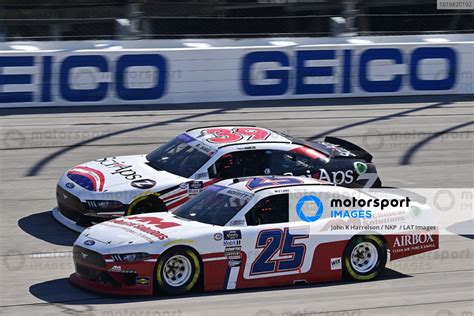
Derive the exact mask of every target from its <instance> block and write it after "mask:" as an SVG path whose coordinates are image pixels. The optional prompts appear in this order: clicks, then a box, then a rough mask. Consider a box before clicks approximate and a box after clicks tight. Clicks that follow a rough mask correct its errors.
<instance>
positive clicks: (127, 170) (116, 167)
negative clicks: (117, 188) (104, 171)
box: [95, 157, 142, 181]
mask: <svg viewBox="0 0 474 316" xmlns="http://www.w3.org/2000/svg"><path fill="white" fill-rule="evenodd" d="M95 161H96V162H98V163H100V164H101V165H102V166H104V167H107V168H110V169H113V172H111V174H113V175H115V174H119V175H121V176H122V177H124V178H125V179H127V180H130V181H132V180H137V179H140V178H142V176H141V175H139V174H138V173H137V172H136V171H134V170H133V167H132V165H127V164H126V163H125V162H123V161H117V159H116V157H107V158H100V159H97V160H95Z"/></svg>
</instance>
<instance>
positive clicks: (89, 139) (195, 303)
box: [0, 95, 474, 316]
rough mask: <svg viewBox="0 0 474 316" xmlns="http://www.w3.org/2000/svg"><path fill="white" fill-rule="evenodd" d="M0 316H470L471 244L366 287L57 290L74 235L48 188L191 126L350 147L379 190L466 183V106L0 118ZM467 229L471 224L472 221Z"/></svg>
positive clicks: (320, 104) (89, 111)
mask: <svg viewBox="0 0 474 316" xmlns="http://www.w3.org/2000/svg"><path fill="white" fill-rule="evenodd" d="M0 115H1V135H0V146H1V147H0V148H1V151H0V155H1V156H0V157H1V179H2V181H1V222H0V227H1V228H0V236H1V237H0V248H1V253H0V256H1V257H0V274H1V281H0V282H1V285H2V291H1V294H0V297H1V302H0V305H1V307H0V315H17V314H29V315H35V316H39V315H51V314H60V313H65V314H69V315H114V316H147V315H156V316H162V315H173V316H178V315H179V316H181V315H210V314H213V315H222V314H226V315H258V316H272V315H274V316H277V315H285V316H290V315H302V314H304V313H307V314H308V315H437V316H445V315H446V316H449V315H463V316H468V315H473V314H474V260H473V259H474V247H473V246H474V241H473V239H472V238H473V236H472V235H471V236H466V237H462V236H458V235H451V236H442V237H441V248H440V249H439V250H438V251H436V252H431V253H427V254H422V255H418V256H415V257H411V258H407V259H401V260H399V261H395V262H393V263H391V264H390V265H389V267H388V269H387V270H386V272H385V274H384V275H383V276H382V277H381V278H380V279H379V280H377V281H373V282H368V283H352V282H336V283H328V284H316V285H299V286H290V287H282V288H271V289H258V290H237V291H233V292H217V293H196V294H192V295H189V296H185V297H177V298H167V297H165V298H159V297H155V298H138V299H137V298H135V299H130V298H120V299H118V298H111V297H105V296H100V295H95V294H91V293H87V292H84V291H82V290H80V289H77V288H75V287H73V286H71V285H70V284H69V283H68V276H69V274H70V273H72V272H73V264H72V255H71V252H70V251H71V245H72V243H73V241H74V239H75V237H76V236H77V235H76V233H73V232H71V231H69V230H68V229H66V228H64V227H62V226H61V225H60V224H58V223H57V222H55V220H54V219H53V218H52V217H51V212H50V210H51V209H52V208H53V207H54V206H55V185H56V181H57V179H58V178H59V177H60V175H61V174H62V173H63V172H64V171H65V170H66V169H67V168H68V167H71V166H74V165H77V164H79V163H81V162H84V161H88V160H92V159H95V158H99V157H103V156H109V155H128V154H139V153H147V152H149V151H151V150H152V149H154V148H155V147H156V146H157V145H158V144H160V143H162V142H164V141H166V140H168V139H169V138H171V137H173V136H175V135H176V134H178V133H179V132H181V131H183V130H186V129H188V128H191V127H197V126H208V125H219V124H221V125H224V124H238V123H241V124H243V123H245V124H255V125H260V126H264V127H269V128H273V129H276V130H281V131H284V132H286V133H288V134H291V135H294V136H297V137H302V138H306V139H314V138H321V137H322V136H324V135H334V136H339V137H343V138H347V139H348V140H350V141H353V142H355V143H357V144H361V145H362V146H363V147H365V148H366V149H367V150H368V151H370V152H371V153H372V154H373V155H374V157H375V162H377V164H378V170H379V173H380V174H381V176H382V179H383V180H384V184H385V185H388V186H399V187H418V188H420V187H424V188H428V187H435V188H442V187H448V188H454V187H457V188H462V187H464V188H466V187H471V188H472V187H473V186H474V101H473V97H472V95H471V96H459V97H448V96H431V97H416V98H415V97H409V98H373V99H348V100H320V101H315V100H301V101H291V102H283V101H279V102H262V103H258V104H253V103H240V104H239V103H229V104H226V105H225V107H224V106H223V104H215V105H214V104H211V105H205V106H203V105H198V106H161V107H159V106H153V107H151V106H148V107H146V106H127V107H107V108H106V107H100V108H98V107H81V108H57V109H54V108H50V109H43V110H41V109H15V110H14V109H11V110H6V109H3V110H0ZM471 224H472V223H471Z"/></svg>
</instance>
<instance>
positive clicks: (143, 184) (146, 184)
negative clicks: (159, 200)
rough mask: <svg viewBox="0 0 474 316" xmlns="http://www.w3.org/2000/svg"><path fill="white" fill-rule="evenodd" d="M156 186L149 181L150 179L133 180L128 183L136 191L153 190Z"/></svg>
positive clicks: (152, 181) (153, 182)
mask: <svg viewBox="0 0 474 316" xmlns="http://www.w3.org/2000/svg"><path fill="white" fill-rule="evenodd" d="M155 184H156V181H154V180H151V179H140V180H135V181H132V182H131V183H130V185H131V186H132V187H135V188H137V189H150V188H153V187H154V186H155Z"/></svg>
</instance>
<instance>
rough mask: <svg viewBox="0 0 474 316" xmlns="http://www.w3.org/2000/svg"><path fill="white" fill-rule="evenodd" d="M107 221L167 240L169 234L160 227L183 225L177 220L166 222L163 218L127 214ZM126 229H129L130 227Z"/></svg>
mask: <svg viewBox="0 0 474 316" xmlns="http://www.w3.org/2000/svg"><path fill="white" fill-rule="evenodd" d="M107 223H113V224H117V225H120V226H122V227H124V228H133V229H136V230H138V231H140V232H143V233H145V234H148V235H151V236H154V237H156V238H158V239H159V240H165V239H167V238H168V236H167V235H165V234H163V233H162V232H161V231H160V230H159V229H167V228H170V227H175V226H181V224H178V223H175V222H166V221H165V220H163V219H162V218H159V217H151V216H127V217H122V218H118V219H114V220H112V221H109V222H107ZM107 223H103V224H107ZM126 230H127V231H129V230H128V229H126ZM132 231H133V230H132Z"/></svg>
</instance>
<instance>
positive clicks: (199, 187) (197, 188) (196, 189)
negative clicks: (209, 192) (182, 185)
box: [188, 181, 204, 198]
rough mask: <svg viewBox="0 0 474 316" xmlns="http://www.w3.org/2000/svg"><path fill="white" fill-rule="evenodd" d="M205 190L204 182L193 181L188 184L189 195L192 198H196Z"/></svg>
mask: <svg viewBox="0 0 474 316" xmlns="http://www.w3.org/2000/svg"><path fill="white" fill-rule="evenodd" d="M203 190H204V182H202V181H191V182H188V195H189V197H190V198H192V197H195V196H196V195H198V194H199V193H201V192H202V191H203Z"/></svg>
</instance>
